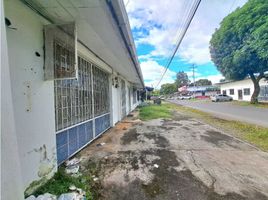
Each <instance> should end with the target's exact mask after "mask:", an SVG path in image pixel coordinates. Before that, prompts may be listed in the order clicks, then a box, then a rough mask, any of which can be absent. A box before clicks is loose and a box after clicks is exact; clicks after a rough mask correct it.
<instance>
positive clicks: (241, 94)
mask: <svg viewBox="0 0 268 200" xmlns="http://www.w3.org/2000/svg"><path fill="white" fill-rule="evenodd" d="M220 87H221V94H227V95H229V96H231V97H233V99H234V100H241V101H250V98H251V95H252V93H253V92H254V85H253V82H252V81H251V79H249V78H248V79H244V80H241V81H230V82H224V83H220ZM260 89H261V91H260V94H259V97H258V99H259V101H268V81H267V80H265V79H261V80H260Z"/></svg>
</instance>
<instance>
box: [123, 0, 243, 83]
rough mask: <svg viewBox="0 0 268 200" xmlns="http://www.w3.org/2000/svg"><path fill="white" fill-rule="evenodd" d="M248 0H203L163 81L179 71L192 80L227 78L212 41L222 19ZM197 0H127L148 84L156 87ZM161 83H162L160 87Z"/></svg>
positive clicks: (127, 8) (139, 56)
mask: <svg viewBox="0 0 268 200" xmlns="http://www.w3.org/2000/svg"><path fill="white" fill-rule="evenodd" d="M246 1H247V0H202V1H201V4H200V6H199V8H198V10H197V12H196V14H195V16H194V19H193V21H192V23H191V25H190V27H189V29H188V31H187V32H186V35H185V37H184V39H183V41H182V43H181V45H180V47H179V49H178V52H177V54H176V56H175V58H174V59H173V62H172V63H171V65H170V67H169V69H168V70H167V72H166V74H165V76H164V78H163V80H162V81H161V83H160V85H161V84H165V83H173V82H174V80H175V78H176V73H177V72H178V71H184V72H186V73H187V74H188V76H189V78H190V80H191V81H192V78H193V73H192V70H191V66H193V64H194V65H195V66H196V70H195V77H196V80H198V79H201V78H207V79H209V80H211V81H212V83H217V82H219V80H220V79H222V78H224V77H223V76H222V75H221V73H220V72H219V71H218V70H217V68H216V66H215V65H214V64H213V62H212V61H211V58H210V53H209V41H210V39H211V36H212V34H213V33H214V31H215V29H216V28H218V27H219V26H220V22H221V21H222V19H223V18H224V17H225V16H227V15H228V14H229V13H230V12H232V11H234V10H235V9H236V8H237V7H241V6H243V5H244V4H245V3H246ZM192 2H193V0H160V1H159V0H124V3H125V6H126V10H127V13H128V17H129V22H130V26H131V30H132V34H133V37H134V41H135V45H136V48H137V53H138V59H139V62H140V66H141V70H142V73H143V78H144V82H145V85H146V86H150V87H155V86H156V85H157V83H158V82H159V80H160V77H161V75H162V73H163V71H164V70H165V66H166V64H167V62H168V60H169V57H170V56H171V54H172V52H173V51H174V49H175V45H176V41H177V40H178V38H179V35H180V33H181V32H180V31H181V30H182V27H184V26H183V22H185V16H187V14H188V12H189V9H190V8H191V6H192ZM160 85H159V87H160Z"/></svg>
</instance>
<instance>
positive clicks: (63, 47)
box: [44, 22, 78, 80]
mask: <svg viewBox="0 0 268 200" xmlns="http://www.w3.org/2000/svg"><path fill="white" fill-rule="evenodd" d="M44 37H45V66H44V71H45V80H57V79H75V78H77V76H78V67H77V34H76V26H75V23H74V22H72V23H68V24H50V25H46V26H44Z"/></svg>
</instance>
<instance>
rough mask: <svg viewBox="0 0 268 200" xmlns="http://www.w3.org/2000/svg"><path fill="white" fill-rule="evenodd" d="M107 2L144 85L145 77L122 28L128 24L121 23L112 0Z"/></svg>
mask: <svg viewBox="0 0 268 200" xmlns="http://www.w3.org/2000/svg"><path fill="white" fill-rule="evenodd" d="M106 3H107V5H108V7H109V10H110V12H111V14H112V17H113V19H114V20H115V22H116V25H117V27H118V29H119V33H120V35H121V37H122V39H123V42H124V44H125V46H126V48H127V51H128V53H129V55H130V58H131V61H132V63H133V64H134V67H135V69H136V72H137V74H138V76H139V78H140V81H141V83H142V86H143V87H144V82H143V78H142V76H141V74H140V71H139V68H138V66H137V63H136V61H135V59H134V58H135V55H134V54H133V53H132V52H131V49H130V46H129V44H128V42H127V39H126V37H125V34H124V32H123V29H122V26H125V27H126V24H125V23H124V24H122V25H120V23H119V18H118V16H117V14H116V12H115V8H114V6H113V4H112V1H111V0H106Z"/></svg>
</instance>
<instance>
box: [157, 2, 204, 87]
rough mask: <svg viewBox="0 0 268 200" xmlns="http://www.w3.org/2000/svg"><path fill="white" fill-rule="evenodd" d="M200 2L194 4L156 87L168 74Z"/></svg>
mask: <svg viewBox="0 0 268 200" xmlns="http://www.w3.org/2000/svg"><path fill="white" fill-rule="evenodd" d="M200 3H201V0H197V2H196V3H195V5H194V6H193V8H192V9H191V12H190V14H189V16H188V18H187V21H186V27H185V29H184V30H183V31H182V34H181V37H179V40H178V43H177V45H176V48H175V50H174V52H173V54H172V56H171V58H170V60H169V61H168V63H167V65H166V67H165V71H164V73H163V74H162V76H161V78H160V80H159V82H158V83H157V85H156V88H157V87H158V85H159V84H160V83H161V81H162V79H163V77H164V75H165V74H166V72H167V70H168V68H169V66H170V64H171V62H172V60H173V59H174V57H175V55H176V53H177V51H178V48H179V46H180V44H181V42H182V40H183V38H184V36H185V34H186V32H187V30H188V28H189V26H190V24H191V22H192V20H193V18H194V15H195V13H196V11H197V9H198V7H199V5H200Z"/></svg>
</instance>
